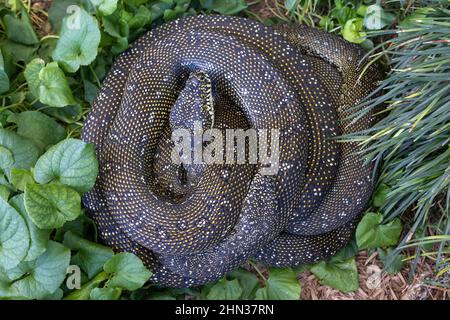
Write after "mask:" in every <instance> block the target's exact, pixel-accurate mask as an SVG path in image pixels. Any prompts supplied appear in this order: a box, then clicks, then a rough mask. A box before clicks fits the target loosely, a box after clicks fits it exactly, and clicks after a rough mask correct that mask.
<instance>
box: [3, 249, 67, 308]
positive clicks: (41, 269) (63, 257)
mask: <svg viewBox="0 0 450 320" xmlns="http://www.w3.org/2000/svg"><path fill="white" fill-rule="evenodd" d="M69 262H70V250H69V249H67V248H66V247H64V246H63V245H62V244H59V243H57V242H54V241H50V242H49V243H48V246H47V250H46V251H45V252H44V253H43V254H42V255H41V256H39V258H37V259H36V260H34V261H31V262H22V263H21V264H20V265H19V266H17V267H16V268H15V270H8V273H9V277H10V278H11V281H10V284H9V286H8V287H7V293H8V296H9V297H12V298H14V297H25V298H28V299H43V298H44V297H46V296H48V295H51V294H53V293H54V292H55V291H57V290H58V288H59V286H60V285H61V283H62V282H63V281H64V278H65V276H66V270H67V267H68V266H69ZM0 294H1V293H0Z"/></svg>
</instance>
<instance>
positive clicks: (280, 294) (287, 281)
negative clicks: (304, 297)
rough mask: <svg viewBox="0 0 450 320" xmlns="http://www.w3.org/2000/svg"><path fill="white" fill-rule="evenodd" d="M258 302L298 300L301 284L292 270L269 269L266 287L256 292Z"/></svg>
mask: <svg viewBox="0 0 450 320" xmlns="http://www.w3.org/2000/svg"><path fill="white" fill-rule="evenodd" d="M256 299H257V300H298V299H300V283H299V282H298V279H297V275H296V274H295V272H294V271H293V270H292V269H291V268H285V269H277V268H270V269H269V278H268V279H267V282H266V286H265V287H264V288H260V289H258V290H257V291H256Z"/></svg>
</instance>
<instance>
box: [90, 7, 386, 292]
mask: <svg viewBox="0 0 450 320" xmlns="http://www.w3.org/2000/svg"><path fill="white" fill-rule="evenodd" d="M363 56H364V54H363V52H362V51H361V50H360V49H359V48H358V47H357V46H355V45H352V44H350V43H348V42H346V41H344V40H342V39H340V38H339V37H336V36H333V35H330V34H327V33H325V32H322V31H319V30H316V29H312V28H308V27H305V26H300V25H298V26H287V25H281V26H277V27H269V26H264V25H262V24H260V23H258V22H255V21H251V20H248V19H244V18H238V17H224V16H214V15H211V16H209V15H206V16H197V17H188V18H183V19H179V20H175V21H173V22H170V23H166V24H164V25H162V26H161V27H159V28H157V29H154V30H152V31H150V32H148V33H147V34H146V35H144V36H143V37H142V38H140V39H138V40H137V41H136V42H135V43H134V45H133V47H132V48H130V49H129V50H127V51H126V52H124V53H123V54H122V55H120V56H119V57H118V58H117V60H116V61H115V63H114V65H113V66H112V69H111V71H110V72H109V74H108V76H107V77H106V79H105V80H104V83H103V85H102V88H101V89H100V91H99V93H98V95H97V98H96V100H95V102H94V104H93V107H92V110H91V111H90V114H89V116H88V118H87V121H86V123H85V127H84V130H83V133H82V138H83V139H84V140H85V141H87V142H90V143H92V144H94V145H95V147H96V153H97V156H98V159H99V163H100V173H99V176H98V179H97V182H96V184H95V186H94V189H93V190H92V191H91V192H89V193H88V194H86V195H85V196H84V198H83V203H84V205H85V207H86V210H87V212H88V213H89V214H90V215H91V216H92V217H93V219H94V220H95V221H96V223H97V225H98V228H99V232H100V236H101V238H102V240H103V241H104V242H105V243H106V244H107V245H109V246H111V247H112V248H113V249H115V250H117V251H128V252H133V253H135V254H136V255H138V256H139V257H140V258H141V259H142V260H143V261H144V263H145V264H146V265H147V266H148V267H149V268H150V269H152V271H153V276H152V279H151V281H153V282H156V283H159V284H161V285H164V286H170V287H185V286H194V285H201V284H204V283H206V282H209V281H213V280H216V279H218V278H220V277H222V276H224V275H225V274H226V273H228V272H230V271H231V270H233V269H234V268H236V267H238V266H239V265H241V264H242V263H244V262H245V261H247V260H248V259H257V260H258V261H261V262H263V263H266V264H268V265H272V266H276V267H283V266H295V265H299V264H304V263H311V262H315V261H318V260H320V259H324V258H326V257H329V256H331V255H333V254H334V253H336V251H337V250H339V249H340V248H341V247H342V246H343V245H345V244H346V243H347V241H348V240H349V238H350V237H351V235H352V232H353V231H354V227H355V223H356V220H357V219H358V216H359V215H360V214H361V213H362V212H363V210H364V209H365V207H366V205H367V202H368V200H369V197H370V195H371V192H372V184H373V183H372V180H371V175H372V170H373V168H372V165H371V164H368V165H367V164H364V160H363V159H362V157H361V156H360V155H358V154H357V151H358V147H357V145H356V144H355V143H352V142H346V143H338V142H337V141H336V139H334V138H335V137H336V136H338V135H341V134H346V133H350V132H354V131H357V130H362V129H366V128H368V127H369V126H370V125H371V124H372V122H373V119H372V115H371V114H370V113H368V114H367V115H365V116H363V117H361V118H359V119H358V120H357V121H355V120H353V121H352V120H349V116H350V115H351V113H350V111H351V110H350V109H351V108H352V107H353V106H354V105H356V104H357V103H358V102H359V101H361V99H363V98H364V97H365V96H366V95H367V94H368V93H370V92H371V91H372V90H373V89H374V86H375V85H376V82H377V81H378V80H379V79H380V75H379V73H378V71H377V69H376V68H375V67H374V66H369V67H368V70H367V71H366V72H365V73H363V74H362V76H361V72H362V70H363V68H364V66H365V64H366V62H365V61H362V58H363ZM195 120H201V121H202V123H203V124H204V125H207V126H210V127H214V128H217V129H219V130H222V131H225V130H226V129H229V128H233V129H243V130H246V129H249V128H253V129H255V130H261V129H277V130H279V170H278V172H277V173H276V174H274V175H264V174H261V168H262V166H261V164H245V165H237V164H230V163H222V164H214V165H201V164H200V165H190V166H186V167H182V166H181V165H180V164H176V163H174V162H173V161H171V149H172V147H173V142H172V140H171V132H172V131H173V130H174V129H175V128H178V127H181V126H185V127H189V128H192V123H193V121H195ZM180 176H182V177H181V178H180Z"/></svg>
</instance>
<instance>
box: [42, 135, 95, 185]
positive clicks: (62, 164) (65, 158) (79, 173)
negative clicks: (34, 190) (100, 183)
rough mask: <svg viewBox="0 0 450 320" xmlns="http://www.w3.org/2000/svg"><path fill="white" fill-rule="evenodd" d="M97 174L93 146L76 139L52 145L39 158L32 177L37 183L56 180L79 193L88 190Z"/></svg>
mask: <svg viewBox="0 0 450 320" xmlns="http://www.w3.org/2000/svg"><path fill="white" fill-rule="evenodd" d="M97 174H98V161H97V158H96V157H95V150H94V146H93V145H91V144H88V143H86V142H84V141H81V140H77V139H66V140H63V141H61V142H59V143H58V144H57V145H54V146H53V147H51V148H50V149H48V150H47V152H46V153H45V154H44V155H42V157H40V158H39V160H38V161H37V163H36V166H35V169H34V178H35V180H36V181H37V182H39V183H48V182H50V181H53V180H56V181H58V182H60V183H62V184H64V185H67V186H70V187H72V188H74V189H75V190H77V191H78V192H80V193H84V192H87V191H89V190H90V189H91V188H92V187H93V186H94V183H95V179H96V177H97Z"/></svg>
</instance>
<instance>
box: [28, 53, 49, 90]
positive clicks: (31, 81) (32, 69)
mask: <svg viewBox="0 0 450 320" xmlns="http://www.w3.org/2000/svg"><path fill="white" fill-rule="evenodd" d="M44 67H45V61H44V60H42V59H40V58H35V59H33V60H31V61H30V62H29V63H28V64H27V66H26V68H25V71H24V76H25V79H26V80H27V84H28V89H29V90H30V92H31V94H32V95H33V96H34V97H35V98H39V86H40V84H41V81H40V80H39V73H40V72H41V70H42V69H43V68H44Z"/></svg>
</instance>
